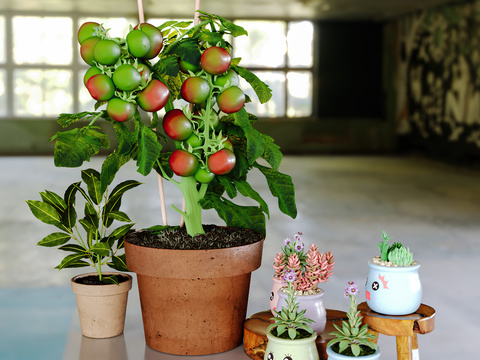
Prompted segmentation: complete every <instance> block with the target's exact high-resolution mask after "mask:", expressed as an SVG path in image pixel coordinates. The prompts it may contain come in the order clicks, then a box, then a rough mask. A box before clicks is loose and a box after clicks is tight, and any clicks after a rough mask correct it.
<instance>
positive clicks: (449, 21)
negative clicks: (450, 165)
mask: <svg viewBox="0 0 480 360" xmlns="http://www.w3.org/2000/svg"><path fill="white" fill-rule="evenodd" d="M392 26H393V27H394V29H395V30H394V32H395V41H394V43H393V46H394V47H395V53H396V56H395V62H396V64H395V78H394V87H395V93H396V99H395V103H396V114H395V117H396V125H397V133H398V134H399V135H408V134H416V135H418V136H421V137H422V138H423V139H425V140H426V141H428V139H434V138H437V139H438V138H442V139H443V140H446V141H448V142H450V143H468V144H472V145H474V146H475V147H476V148H478V149H480V1H475V2H469V3H465V4H463V5H456V6H454V5H450V6H443V7H438V8H435V9H431V10H426V11H422V12H419V13H416V14H413V15H410V16H407V17H405V18H401V19H399V20H396V21H395V23H394V24H392Z"/></svg>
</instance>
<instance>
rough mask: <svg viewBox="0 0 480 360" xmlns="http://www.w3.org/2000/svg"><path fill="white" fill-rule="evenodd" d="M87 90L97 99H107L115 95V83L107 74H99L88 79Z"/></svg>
mask: <svg viewBox="0 0 480 360" xmlns="http://www.w3.org/2000/svg"><path fill="white" fill-rule="evenodd" d="M87 90H88V92H89V93H90V95H92V97H93V98H94V99H95V100H97V101H107V100H110V99H111V98H112V97H113V94H114V93H115V85H113V81H112V79H110V78H109V77H108V76H107V75H105V74H97V75H93V76H92V77H91V78H90V79H88V81H87Z"/></svg>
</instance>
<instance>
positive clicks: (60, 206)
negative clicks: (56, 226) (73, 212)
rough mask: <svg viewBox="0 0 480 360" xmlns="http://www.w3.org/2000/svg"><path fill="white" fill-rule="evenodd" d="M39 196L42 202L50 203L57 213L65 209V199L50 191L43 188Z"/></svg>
mask: <svg viewBox="0 0 480 360" xmlns="http://www.w3.org/2000/svg"><path fill="white" fill-rule="evenodd" d="M40 196H41V197H42V200H43V201H44V202H46V203H47V204H49V205H52V206H53V207H54V208H55V210H57V212H58V213H59V214H61V213H63V212H64V211H65V210H66V209H67V204H65V201H64V200H63V199H62V198H61V197H60V196H59V195H57V194H55V193H54V192H52V191H48V190H45V192H41V193H40Z"/></svg>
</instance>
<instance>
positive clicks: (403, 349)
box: [397, 336, 413, 360]
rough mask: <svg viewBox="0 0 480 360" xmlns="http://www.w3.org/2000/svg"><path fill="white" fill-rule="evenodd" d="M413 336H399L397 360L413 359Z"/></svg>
mask: <svg viewBox="0 0 480 360" xmlns="http://www.w3.org/2000/svg"><path fill="white" fill-rule="evenodd" d="M412 346H413V336H397V359H398V360H413V359H412Z"/></svg>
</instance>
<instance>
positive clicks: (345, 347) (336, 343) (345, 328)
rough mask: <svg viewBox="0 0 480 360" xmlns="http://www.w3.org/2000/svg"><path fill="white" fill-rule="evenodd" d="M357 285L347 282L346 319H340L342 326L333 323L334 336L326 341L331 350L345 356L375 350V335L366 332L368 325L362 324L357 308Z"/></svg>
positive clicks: (370, 352) (368, 352)
mask: <svg viewBox="0 0 480 360" xmlns="http://www.w3.org/2000/svg"><path fill="white" fill-rule="evenodd" d="M357 294H358V286H357V284H356V283H355V282H353V281H351V282H349V283H348V285H347V287H346V289H345V297H347V298H350V305H349V307H348V313H347V317H348V321H342V327H339V326H337V325H336V324H333V326H334V327H335V329H337V331H334V332H331V333H330V335H334V336H335V338H333V339H332V340H330V341H329V342H328V346H330V347H332V350H333V351H335V352H337V353H339V354H342V355H346V356H355V357H357V356H363V355H368V354H372V353H374V352H375V351H376V350H377V344H376V343H375V342H374V341H375V339H376V337H375V335H373V334H370V333H368V325H367V324H365V325H363V326H362V316H361V315H360V311H359V310H357V301H356V297H357Z"/></svg>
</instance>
